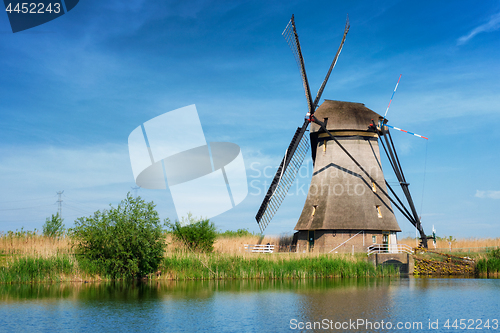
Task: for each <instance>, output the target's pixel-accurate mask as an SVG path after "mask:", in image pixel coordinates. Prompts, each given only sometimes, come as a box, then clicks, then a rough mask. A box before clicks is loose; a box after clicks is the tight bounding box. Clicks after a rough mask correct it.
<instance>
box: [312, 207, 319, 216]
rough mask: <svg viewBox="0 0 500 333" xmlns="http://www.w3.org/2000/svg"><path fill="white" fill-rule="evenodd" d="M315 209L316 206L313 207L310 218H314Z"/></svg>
mask: <svg viewBox="0 0 500 333" xmlns="http://www.w3.org/2000/svg"><path fill="white" fill-rule="evenodd" d="M316 207H318V206H316V205H314V206H313V211H312V214H311V216H314V214H315V213H316Z"/></svg>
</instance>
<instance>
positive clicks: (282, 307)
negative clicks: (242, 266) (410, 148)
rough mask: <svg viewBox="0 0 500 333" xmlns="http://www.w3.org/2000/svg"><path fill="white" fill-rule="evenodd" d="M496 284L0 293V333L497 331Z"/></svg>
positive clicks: (197, 284)
mask: <svg viewBox="0 0 500 333" xmlns="http://www.w3.org/2000/svg"><path fill="white" fill-rule="evenodd" d="M499 320H500V279H459V278H448V279H447V278H413V277H410V278H384V279H338V280H332V279H321V280H313V279H308V280H285V281H281V280H276V281H261V280H235V281H187V282H175V281H160V282H156V281H154V282H136V283H100V284H97V283H87V284H82V283H67V284H51V285H46V284H34V285H0V331H1V332H59V331H66V332H143V331H152V332H289V331H311V332H312V331H316V332H327V331H338V332H365V331H367V332H368V331H369V332H394V331H401V332H462V331H464V332H465V331H467V332H470V331H471V330H479V329H481V332H499V331H500V322H499Z"/></svg>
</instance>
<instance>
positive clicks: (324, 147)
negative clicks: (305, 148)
mask: <svg viewBox="0 0 500 333" xmlns="http://www.w3.org/2000/svg"><path fill="white" fill-rule="evenodd" d="M323 151H326V140H323Z"/></svg>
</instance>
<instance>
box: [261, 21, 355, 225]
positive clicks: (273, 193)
mask: <svg viewBox="0 0 500 333" xmlns="http://www.w3.org/2000/svg"><path fill="white" fill-rule="evenodd" d="M348 31H349V17H347V22H346V27H345V30H344V36H343V38H342V42H341V43H340V46H339V49H338V51H337V53H336V55H335V58H334V59H333V62H332V64H331V66H330V69H329V70H328V73H327V74H326V77H325V79H324V81H323V83H322V85H321V88H320V89H319V91H318V94H317V95H316V98H315V100H314V102H313V100H312V97H311V90H310V88H309V82H308V80H307V74H306V69H305V66H304V58H303V57H302V51H301V49H300V43H299V36H298V34H297V30H296V29H295V20H294V16H293V15H292V18H291V19H290V22H288V25H287V26H286V28H285V30H284V31H283V37H285V39H286V41H287V43H288V45H289V46H290V49H291V50H292V52H293V55H294V57H295V61H296V62H297V65H298V67H299V70H300V74H301V76H302V83H303V85H304V91H305V94H306V99H307V107H308V114H309V117H306V119H305V121H304V124H303V125H302V127H299V128H297V131H296V132H295V135H294V136H293V138H292V141H291V142H290V145H289V146H288V149H287V150H286V152H285V156H284V157H283V160H282V161H281V164H280V166H279V167H278V170H277V171H276V174H275V175H274V178H273V181H272V182H271V185H270V186H269V189H268V191H267V193H266V196H265V197H264V200H263V201H262V204H261V206H260V208H259V211H258V212H257V215H256V216H255V219H256V220H257V223H258V224H259V228H260V231H261V232H263V231H264V229H265V228H266V227H267V225H268V224H269V222H271V220H272V218H273V216H274V214H275V213H276V211H277V210H278V208H279V207H280V205H281V203H282V202H283V200H284V199H285V197H286V195H287V193H288V190H289V189H290V186H292V183H293V181H294V180H295V177H296V176H297V172H298V171H299V169H300V166H301V165H302V162H303V161H304V157H305V155H306V153H307V151H308V150H309V145H310V144H309V138H308V137H307V136H304V134H305V132H306V131H307V127H308V126H309V123H310V119H311V118H310V116H311V115H312V114H314V111H315V110H316V107H317V106H318V102H319V100H320V98H321V95H322V94H323V90H324V88H325V86H326V83H327V82H328V78H329V77H330V73H331V72H332V69H333V68H334V67H335V64H336V63H337V59H338V57H339V55H340V52H341V51H342V47H343V46H344V42H345V38H346V35H347V32H348Z"/></svg>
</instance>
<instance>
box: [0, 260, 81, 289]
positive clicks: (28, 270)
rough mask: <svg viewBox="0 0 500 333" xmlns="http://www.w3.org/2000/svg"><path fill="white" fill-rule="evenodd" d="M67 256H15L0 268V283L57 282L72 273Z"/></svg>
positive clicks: (71, 261) (73, 265)
mask: <svg viewBox="0 0 500 333" xmlns="http://www.w3.org/2000/svg"><path fill="white" fill-rule="evenodd" d="M74 267H75V262H74V260H73V258H71V257H70V256H69V255H56V256H52V257H46V258H44V257H34V256H15V257H13V258H12V260H10V261H8V262H7V264H6V265H5V266H3V267H0V283H13V282H16V283H27V282H59V281H66V280H67V276H69V275H71V274H72V273H74Z"/></svg>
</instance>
